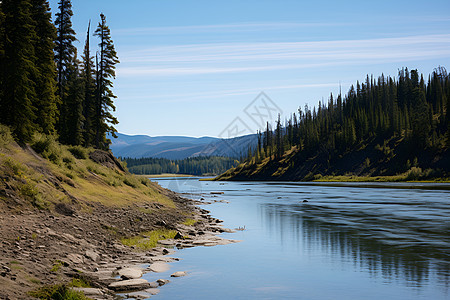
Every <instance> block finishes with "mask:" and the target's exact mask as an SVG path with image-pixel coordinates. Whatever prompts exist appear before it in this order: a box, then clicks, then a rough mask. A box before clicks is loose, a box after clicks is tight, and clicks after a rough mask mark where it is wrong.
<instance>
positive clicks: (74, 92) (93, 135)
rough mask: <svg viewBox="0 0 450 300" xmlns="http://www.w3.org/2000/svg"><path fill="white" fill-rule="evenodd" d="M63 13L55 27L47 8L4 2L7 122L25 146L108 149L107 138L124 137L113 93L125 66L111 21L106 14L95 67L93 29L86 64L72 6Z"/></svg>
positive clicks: (1, 42) (0, 40)
mask: <svg viewBox="0 0 450 300" xmlns="http://www.w3.org/2000/svg"><path fill="white" fill-rule="evenodd" d="M58 5H59V6H58V11H57V13H56V18H55V23H54V24H53V23H52V17H51V12H50V6H49V3H48V1H47V0H2V1H0V122H1V123H2V124H5V125H8V126H9V127H10V128H11V129H12V131H13V134H14V136H15V138H16V139H17V140H18V141H20V142H28V141H30V139H31V138H32V136H33V134H34V133H36V132H40V133H44V134H56V135H58V136H59V140H60V141H61V142H62V143H64V144H70V145H83V146H94V147H96V148H102V149H108V148H109V143H110V141H109V140H108V139H107V138H106V134H107V133H111V134H112V135H113V136H115V132H117V131H116V129H115V128H114V125H116V124H117V123H118V121H117V119H116V118H115V117H114V116H113V115H112V111H114V110H115V107H114V104H113V99H114V98H116V96H115V95H114V94H113V92H112V90H111V88H112V86H113V84H112V79H113V78H114V77H115V65H116V64H117V63H118V62H119V61H118V58H117V53H116V51H115V48H114V44H113V41H112V39H111V33H110V30H109V28H108V26H107V25H106V17H105V16H104V15H103V14H100V21H99V23H98V26H97V28H96V30H95V32H94V36H95V37H97V39H98V41H99V42H98V50H97V51H96V55H95V63H94V56H92V55H91V47H90V36H91V32H90V23H89V24H86V25H87V34H86V40H85V47H84V51H83V53H82V55H81V60H80V59H79V58H78V55H77V49H76V47H75V46H74V45H73V43H74V42H75V41H76V40H77V39H76V37H75V31H74V30H73V28H72V21H71V17H72V15H73V12H72V4H71V1H70V0H60V1H59V3H58Z"/></svg>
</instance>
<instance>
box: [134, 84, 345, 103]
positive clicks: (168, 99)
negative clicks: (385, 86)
mask: <svg viewBox="0 0 450 300" xmlns="http://www.w3.org/2000/svg"><path fill="white" fill-rule="evenodd" d="M343 84H344V85H345V83H343ZM338 86H339V83H338V82H334V83H306V84H287V85H272V86H270V85H269V86H267V85H264V86H260V87H253V88H246V89H227V90H214V91H205V92H195V93H192V92H191V93H181V94H173V93H172V94H171V93H164V94H157V93H155V94H151V95H148V94H145V95H143V94H141V95H136V96H134V97H132V99H133V101H140V100H142V101H144V102H151V103H181V102H190V103H192V102H193V101H201V100H204V99H207V100H208V101H210V100H212V99H220V98H224V97H231V96H241V95H253V96H255V95H257V94H259V93H260V92H261V91H264V92H269V91H279V90H301V89H309V88H327V87H329V88H337V87H338Z"/></svg>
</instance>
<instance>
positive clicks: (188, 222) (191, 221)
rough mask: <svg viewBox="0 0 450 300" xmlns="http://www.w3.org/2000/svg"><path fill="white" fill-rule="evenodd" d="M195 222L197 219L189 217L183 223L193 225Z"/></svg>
mask: <svg viewBox="0 0 450 300" xmlns="http://www.w3.org/2000/svg"><path fill="white" fill-rule="evenodd" d="M195 223H197V220H194V219H187V220H186V221H184V222H183V225H187V226H192V225H194V224H195Z"/></svg>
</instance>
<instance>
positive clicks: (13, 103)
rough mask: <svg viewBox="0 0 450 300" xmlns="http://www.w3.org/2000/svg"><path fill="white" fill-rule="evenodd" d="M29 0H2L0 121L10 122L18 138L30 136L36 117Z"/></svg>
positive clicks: (31, 21) (32, 28)
mask: <svg viewBox="0 0 450 300" xmlns="http://www.w3.org/2000/svg"><path fill="white" fill-rule="evenodd" d="M31 9H32V6H31V3H30V1H29V0H3V1H2V10H3V13H4V14H5V20H4V27H3V30H4V34H5V36H6V37H7V38H6V39H5V40H4V60H3V61H2V68H1V70H0V72H1V73H2V76H1V78H2V79H1V80H2V90H3V93H2V94H3V95H2V103H1V110H0V111H1V122H2V123H4V124H6V125H9V126H11V128H12V131H13V133H14V135H15V136H16V138H17V139H18V140H19V141H21V142H26V141H28V140H30V138H31V136H32V134H33V131H34V123H33V122H34V120H35V118H36V115H35V109H34V108H33V103H35V102H36V92H35V83H34V81H33V79H34V78H36V77H37V76H38V70H37V68H36V66H35V64H34V62H35V60H36V57H35V50H34V41H35V40H36V33H35V28H34V26H33V19H32V14H31Z"/></svg>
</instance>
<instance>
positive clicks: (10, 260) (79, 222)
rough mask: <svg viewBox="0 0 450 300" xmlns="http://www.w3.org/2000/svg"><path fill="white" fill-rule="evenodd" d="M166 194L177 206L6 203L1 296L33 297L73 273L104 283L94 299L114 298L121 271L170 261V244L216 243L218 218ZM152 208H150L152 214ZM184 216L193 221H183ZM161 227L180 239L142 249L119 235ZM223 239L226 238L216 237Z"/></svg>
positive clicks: (1, 218)
mask: <svg viewBox="0 0 450 300" xmlns="http://www.w3.org/2000/svg"><path fill="white" fill-rule="evenodd" d="M167 195H168V196H169V197H170V198H171V199H172V200H173V201H174V203H175V204H176V208H172V209H168V208H166V207H163V206H162V205H159V204H158V203H153V204H152V203H150V204H134V205H131V206H127V207H120V208H117V207H108V206H104V205H101V204H90V205H91V211H89V212H83V211H73V210H65V209H64V207H61V208H60V209H59V211H60V213H52V212H49V211H40V210H36V209H28V210H20V211H19V210H14V209H10V208H8V207H7V206H5V205H3V206H2V207H1V210H0V236H1V237H2V240H1V242H0V286H1V289H0V299H29V298H32V297H31V296H29V294H28V292H29V291H31V290H36V289H37V288H39V287H40V286H42V285H47V284H55V283H68V282H71V281H72V280H73V277H74V276H75V277H82V278H85V279H86V280H87V281H89V282H90V283H91V286H92V287H95V288H100V291H101V293H98V295H97V296H96V297H95V298H97V299H113V298H114V291H115V289H114V288H111V287H110V284H111V283H112V282H115V281H117V280H119V278H118V277H117V276H114V275H117V274H116V272H117V270H120V269H122V268H126V267H129V266H133V265H138V264H152V263H154V262H156V261H166V262H167V261H170V260H171V259H161V257H162V256H163V255H165V254H167V253H169V252H171V250H170V246H172V245H174V244H178V247H184V246H185V247H189V246H193V245H201V244H206V243H211V242H212V243H213V244H214V241H212V240H211V236H212V234H213V233H219V232H223V231H224V230H226V229H222V228H221V227H220V226H218V223H220V221H219V220H216V219H213V218H211V217H210V216H209V215H208V214H207V211H205V210H202V209H200V208H198V207H196V206H194V205H193V202H192V201H191V200H188V199H185V198H182V197H179V196H178V195H176V194H174V193H171V192H169V191H167ZM149 210H151V211H152V213H148V211H149ZM186 215H190V217H191V218H193V219H192V220H195V223H194V224H192V225H183V224H181V223H182V222H183V221H185V219H186ZM161 228H165V229H171V230H173V229H174V230H177V231H178V232H179V233H180V235H179V236H178V239H176V240H168V241H167V240H166V241H164V242H163V243H164V246H165V247H166V248H164V247H158V248H155V249H152V250H148V251H142V250H139V249H133V248H132V247H127V246H124V245H123V244H121V243H120V238H121V237H129V236H136V235H138V234H139V233H141V232H145V231H151V230H154V229H161ZM199 237H201V240H200V238H199ZM204 237H207V238H206V240H205V238H204ZM208 237H209V240H208ZM218 239H220V238H218ZM202 241H203V242H202ZM219 243H223V242H217V241H216V244H219ZM225 243H226V242H225ZM213 244H211V245H213ZM167 248H168V249H167ZM138 277H139V276H138ZM122 279H127V278H126V276H125V277H123V278H122ZM150 286H151V285H150ZM147 287H149V286H147ZM151 287H153V288H154V286H151ZM91 292H92V291H91ZM94 292H99V290H97V291H94ZM90 297H93V296H92V295H90Z"/></svg>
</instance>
